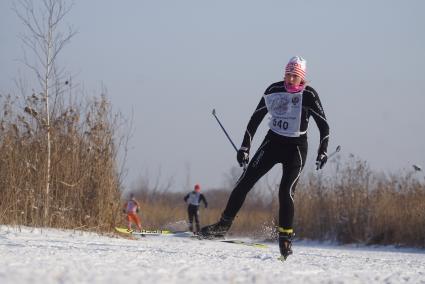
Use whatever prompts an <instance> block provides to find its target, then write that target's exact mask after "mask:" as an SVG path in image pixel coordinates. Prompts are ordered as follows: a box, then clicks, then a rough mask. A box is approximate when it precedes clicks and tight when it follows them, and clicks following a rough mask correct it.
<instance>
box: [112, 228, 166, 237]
mask: <svg viewBox="0 0 425 284" xmlns="http://www.w3.org/2000/svg"><path fill="white" fill-rule="evenodd" d="M115 230H116V231H117V232H120V233H123V234H130V235H156V236H159V235H169V234H172V232H171V231H169V230H142V231H135V230H130V231H129V230H128V229H127V228H119V227H115Z"/></svg>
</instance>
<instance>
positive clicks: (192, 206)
mask: <svg viewBox="0 0 425 284" xmlns="http://www.w3.org/2000/svg"><path fill="white" fill-rule="evenodd" d="M184 201H185V202H186V203H187V204H188V206H187V214H188V215H189V231H191V232H192V231H193V218H195V224H196V231H194V233H197V232H199V231H200V225H199V205H200V204H201V201H202V202H204V205H205V208H207V207H208V202H207V199H206V198H205V196H204V195H203V194H202V193H201V186H200V185H199V184H195V187H194V190H193V191H192V192H189V193H188V194H186V196H185V197H184Z"/></svg>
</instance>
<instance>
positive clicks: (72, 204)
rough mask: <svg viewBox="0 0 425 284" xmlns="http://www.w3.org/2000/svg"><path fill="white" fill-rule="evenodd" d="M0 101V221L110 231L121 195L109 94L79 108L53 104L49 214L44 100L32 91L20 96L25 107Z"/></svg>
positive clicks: (10, 99)
mask: <svg viewBox="0 0 425 284" xmlns="http://www.w3.org/2000/svg"><path fill="white" fill-rule="evenodd" d="M1 101H2V106H3V111H2V113H1V114H0V223H2V224H23V225H28V226H50V227H58V228H81V229H84V228H85V229H92V230H98V231H102V230H106V229H110V227H111V226H113V225H114V224H115V222H116V220H117V214H116V212H117V208H118V207H119V198H120V180H119V174H118V170H117V165H116V156H117V146H116V143H117V137H116V135H117V134H116V132H115V131H116V129H117V127H118V126H119V125H118V123H119V121H120V119H119V117H118V116H114V115H112V112H111V108H110V106H109V103H108V101H107V100H106V98H105V97H103V96H102V97H101V98H99V99H93V100H91V101H89V102H87V103H85V104H84V105H83V104H81V103H80V104H77V103H68V104H67V106H65V104H64V102H63V101H60V100H57V101H55V107H54V108H52V109H53V111H52V114H51V118H52V120H51V129H50V133H51V137H52V140H51V141H52V156H51V157H52V160H51V161H52V172H51V180H50V187H51V190H50V194H49V201H50V202H49V206H50V208H49V215H48V216H47V219H46V218H45V217H44V216H43V212H44V206H45V203H44V200H45V185H46V148H47V147H46V138H45V137H46V126H45V121H44V119H43V117H44V116H43V105H42V103H41V100H40V99H39V97H37V96H36V95H34V94H33V95H32V96H31V97H28V98H27V99H26V100H25V102H24V103H25V108H24V107H21V106H20V103H19V101H18V100H16V99H14V98H13V97H11V96H7V97H2V98H1Z"/></svg>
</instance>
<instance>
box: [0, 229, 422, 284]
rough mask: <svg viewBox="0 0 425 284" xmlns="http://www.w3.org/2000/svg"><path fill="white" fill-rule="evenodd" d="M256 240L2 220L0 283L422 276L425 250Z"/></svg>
mask: <svg viewBox="0 0 425 284" xmlns="http://www.w3.org/2000/svg"><path fill="white" fill-rule="evenodd" d="M278 255H279V249H278V246H277V244H276V243H272V244H268V248H262V249H261V248H254V247H248V246H243V245H236V244H228V243H222V242H216V241H207V240H205V241H199V240H192V239H189V238H179V237H171V236H149V237H145V238H141V239H137V240H130V239H125V238H120V237H112V236H109V237H108V236H100V235H96V234H92V233H85V232H79V231H62V230H54V229H43V230H40V229H33V228H27V227H21V228H20V229H18V228H11V227H7V226H0V283H2V284H4V283H167V284H168V283H185V284H186V283H202V284H206V283H425V251H424V250H415V249H395V248H387V247H385V248H382V247H381V248H370V247H359V248H356V247H352V246H351V247H346V246H332V245H320V244H314V243H303V242H301V243H300V242H296V243H295V244H294V255H292V256H290V258H288V260H287V261H286V262H285V263H282V262H280V261H278V260H277V257H278Z"/></svg>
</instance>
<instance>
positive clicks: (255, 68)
mask: <svg viewBox="0 0 425 284" xmlns="http://www.w3.org/2000/svg"><path fill="white" fill-rule="evenodd" d="M10 7H11V0H2V1H1V2H0V66H1V67H0V92H1V93H8V92H13V91H14V90H16V88H15V87H14V83H13V79H14V78H16V77H17V74H18V70H24V69H25V67H24V66H22V64H20V63H19V62H17V61H16V59H19V58H22V51H21V49H20V47H21V46H22V44H21V42H20V40H19V39H18V34H19V33H21V32H23V31H24V27H23V25H22V24H21V23H20V22H19V21H18V19H17V18H16V16H15V14H14V13H13V11H12V10H11V9H10ZM424 11H425V1H421V0H416V1H413V0H412V1H408V0H406V1H402V0H399V1H395V0H394V1H383V0H382V1H370V0H359V1H337V0H335V1H328V0H324V1H313V0H311V1H307V0H305V1H277V0H276V1H247V0H238V1H223V0H217V1H200V0H192V1H186V0H181V1H105V0H92V1H82V0H78V1H75V6H74V7H73V9H72V11H71V13H70V14H69V15H68V17H67V18H66V20H65V21H66V22H67V23H70V24H71V25H72V26H73V27H75V28H76V29H77V30H78V34H77V35H76V36H75V37H74V38H73V39H72V41H71V43H70V44H69V45H68V46H67V47H66V49H65V50H64V52H63V53H62V58H61V63H62V66H64V67H66V68H67V69H68V70H69V71H70V72H72V73H73V74H77V77H76V78H75V79H74V80H75V81H77V82H80V83H81V84H83V85H84V86H85V89H86V90H87V91H88V92H89V93H99V90H100V85H101V83H103V84H104V85H105V86H106V87H107V89H108V93H109V98H110V100H111V101H112V103H113V106H114V108H115V110H119V111H121V112H123V113H125V114H128V116H130V113H131V112H132V110H133V111H134V133H133V137H132V140H131V141H130V156H129V160H128V163H127V167H128V168H129V170H130V172H129V175H128V177H127V180H126V183H127V184H132V183H134V182H135V181H136V180H137V177H138V176H139V175H143V174H144V173H145V172H146V171H149V174H150V177H151V179H152V180H153V179H154V178H155V177H154V176H155V175H156V174H157V171H158V168H159V167H161V169H162V176H163V177H164V178H168V177H170V176H174V179H175V186H174V188H175V189H176V190H180V189H183V188H184V187H185V185H186V182H187V178H186V177H187V169H188V168H190V183H194V182H199V183H201V184H202V185H203V186H204V188H209V187H215V186H219V185H221V184H222V181H223V176H224V174H226V173H227V172H228V170H229V169H230V167H232V166H235V165H236V159H235V152H234V150H233V149H232V147H231V145H230V144H229V142H228V141H227V140H226V138H225V136H224V135H223V133H222V132H221V130H220V129H219V127H218V125H217V123H216V121H215V120H214V118H213V117H212V115H211V110H212V109H213V108H216V110H217V113H218V115H219V117H220V119H221V120H222V122H223V123H224V125H225V127H226V128H227V130H228V132H229V133H230V135H231V137H232V138H233V139H234V141H235V144H236V145H237V146H239V144H240V142H241V139H242V135H243V133H244V130H245V127H246V124H247V122H248V119H249V117H250V115H251V114H252V112H253V110H254V109H255V106H256V105H257V103H258V101H259V99H260V98H261V95H262V93H263V92H264V90H265V88H266V87H267V86H268V85H269V84H271V83H273V82H275V81H279V80H281V78H282V75H283V69H284V66H285V64H286V62H287V61H288V59H289V58H290V57H291V56H293V55H301V56H303V57H304V58H305V59H306V60H307V69H308V71H307V72H308V74H307V77H308V79H309V81H310V84H311V86H313V87H314V88H315V89H316V90H317V91H318V92H319V95H320V97H321V100H322V104H323V106H324V109H325V112H326V114H327V117H328V120H329V124H330V127H331V139H330V149H329V151H331V150H333V149H334V148H335V147H336V145H338V144H340V145H341V146H342V149H343V151H342V154H343V155H344V156H347V155H348V154H349V153H353V154H355V155H358V156H359V157H361V158H362V159H365V160H367V161H368V162H369V163H370V165H371V167H372V168H373V169H376V170H379V171H381V170H382V171H395V170H398V169H407V168H409V167H411V165H412V164H414V163H417V164H422V165H425V154H424V153H425V151H424V146H425V134H424V128H425V127H424V118H423V113H424V107H425V93H424V91H423V90H422V89H421V82H422V81H423V76H424V73H425V72H424V71H423V70H424V69H423V68H424V66H425V55H424V51H425V20H424V19H425V17H423V12H424ZM266 122H267V120H266V119H265V120H264V122H263V123H262V125H261V126H260V128H259V130H258V132H257V135H256V136H255V138H254V146H255V147H254V148H255V149H256V147H257V146H258V145H259V143H260V142H261V141H262V139H263V137H264V134H265V132H266V131H267V125H266ZM309 130H310V131H309V133H310V136H309V146H310V149H309V155H308V159H309V163H308V164H307V166H306V168H305V171H311V170H313V169H314V158H315V156H316V149H317V145H318V131H317V128H316V125H315V123H314V121H313V120H312V121H311V122H310V127H309ZM255 149H254V150H255ZM327 170H328V171H330V168H328V169H325V171H327ZM274 171H276V169H274ZM277 171H278V170H277Z"/></svg>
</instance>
